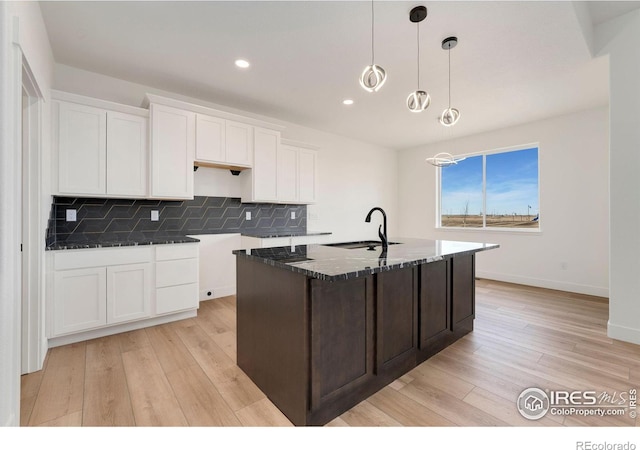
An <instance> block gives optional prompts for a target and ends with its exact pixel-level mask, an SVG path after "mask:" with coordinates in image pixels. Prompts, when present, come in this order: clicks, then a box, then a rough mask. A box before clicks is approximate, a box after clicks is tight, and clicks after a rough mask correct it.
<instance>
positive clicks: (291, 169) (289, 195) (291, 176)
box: [277, 145, 298, 202]
mask: <svg viewBox="0 0 640 450" xmlns="http://www.w3.org/2000/svg"><path fill="white" fill-rule="evenodd" d="M277 188H278V189H277V190H278V201H281V202H295V201H297V200H298V149H297V148H296V147H290V146H288V145H280V147H279V148H278V186H277Z"/></svg>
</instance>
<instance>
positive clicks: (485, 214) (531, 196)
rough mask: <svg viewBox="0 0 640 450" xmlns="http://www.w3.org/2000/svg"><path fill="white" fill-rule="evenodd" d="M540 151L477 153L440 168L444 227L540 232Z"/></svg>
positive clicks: (441, 213) (533, 148)
mask: <svg viewBox="0 0 640 450" xmlns="http://www.w3.org/2000/svg"><path fill="white" fill-rule="evenodd" d="M538 179H539V177H538V147H537V146H536V147H525V148H523V147H520V148H518V149H514V150H507V151H504V150H502V151H493V152H486V153H481V154H474V155H473V156H469V157H467V158H466V159H464V160H462V161H459V162H458V164H454V165H451V166H448V167H443V168H441V169H440V212H439V218H440V221H439V225H440V227H443V228H452V227H456V228H457V227H460V228H504V229H513V228H515V229H539V228H540V210H539V186H538Z"/></svg>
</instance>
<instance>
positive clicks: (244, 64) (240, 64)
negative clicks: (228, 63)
mask: <svg viewBox="0 0 640 450" xmlns="http://www.w3.org/2000/svg"><path fill="white" fill-rule="evenodd" d="M236 66H238V67H240V68H241V69H246V68H247V67H249V66H250V64H249V61H246V60H244V59H236Z"/></svg>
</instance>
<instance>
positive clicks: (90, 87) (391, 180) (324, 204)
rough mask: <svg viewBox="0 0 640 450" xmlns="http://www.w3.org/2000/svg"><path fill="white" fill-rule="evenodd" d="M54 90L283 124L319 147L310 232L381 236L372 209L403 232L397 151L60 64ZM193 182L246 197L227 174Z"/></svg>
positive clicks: (208, 190) (201, 189) (207, 173)
mask: <svg viewBox="0 0 640 450" xmlns="http://www.w3.org/2000/svg"><path fill="white" fill-rule="evenodd" d="M54 87H55V89H59V90H61V91H67V92H73V93H75V94H80V95H86V96H89V97H96V98H101V99H105V100H111V101H114V102H118V103H123V104H128V105H132V106H140V105H141V104H142V101H143V99H144V95H145V94H146V93H154V94H158V95H164V96H170V97H172V98H176V99H179V100H184V101H188V102H189V101H190V102H194V103H198V104H201V105H204V106H210V107H213V108H215V109H219V110H223V111H228V112H233V113H236V114H241V115H245V116H249V117H253V118H257V119H261V120H266V121H269V122H272V123H277V124H280V125H283V126H285V127H286V129H285V130H284V131H283V132H282V137H283V138H286V139H291V140H295V141H301V142H306V143H308V144H312V145H314V146H317V147H319V151H318V164H319V168H318V186H319V195H318V198H319V200H318V202H317V204H315V205H311V206H309V207H308V214H309V220H308V229H309V230H313V231H331V232H333V233H334V234H333V239H334V240H351V239H362V238H377V228H378V226H377V223H378V222H376V223H371V224H366V223H365V222H364V219H365V217H366V215H367V212H368V211H369V209H370V208H372V207H373V206H380V207H382V208H384V209H385V211H386V212H387V215H388V222H389V234H390V235H392V234H394V233H395V232H397V230H398V216H397V210H396V201H397V192H398V191H397V155H396V153H395V152H394V151H392V150H388V149H385V148H382V147H377V146H373V145H370V144H366V143H363V142H359V141H355V140H353V139H349V138H346V137H342V136H338V135H334V134H330V133H325V132H322V131H318V130H314V129H311V128H306V127H302V126H299V125H296V124H292V123H289V122H283V121H278V120H276V119H275V118H271V117H264V116H259V115H256V114H252V113H251V112H246V111H241V110H237V109H234V108H231V107H228V106H224V105H218V104H212V103H208V102H203V101H200V100H198V99H193V98H189V97H185V96H181V95H178V94H176V93H168V92H166V91H162V90H159V89H155V88H152V87H149V86H143V85H140V84H136V83H131V82H128V81H124V80H119V79H116V78H111V77H107V76H104V75H100V74H96V73H92V72H87V71H84V70H79V69H76V68H73V67H69V66H65V65H61V64H57V65H56V66H55V77H54ZM194 183H195V186H194V187H195V193H196V195H209V196H234V197H240V194H241V187H240V185H239V184H238V179H237V178H236V177H233V176H232V175H231V174H230V173H229V171H228V170H222V169H206V168H200V169H198V171H197V172H196V173H195V182H194Z"/></svg>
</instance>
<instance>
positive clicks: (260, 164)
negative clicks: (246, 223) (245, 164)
mask: <svg viewBox="0 0 640 450" xmlns="http://www.w3.org/2000/svg"><path fill="white" fill-rule="evenodd" d="M253 146H254V147H253V167H252V169H251V170H250V171H245V173H244V174H243V176H244V177H245V183H246V184H245V190H244V194H245V195H243V197H242V201H243V202H277V201H278V147H279V146H280V132H279V131H274V130H269V129H266V128H258V127H255V128H254V130H253ZM247 172H248V173H247Z"/></svg>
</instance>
